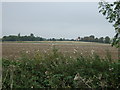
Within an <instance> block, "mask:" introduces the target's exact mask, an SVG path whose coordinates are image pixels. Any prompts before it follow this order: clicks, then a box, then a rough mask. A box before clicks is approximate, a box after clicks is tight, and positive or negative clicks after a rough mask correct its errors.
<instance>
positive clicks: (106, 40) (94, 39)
mask: <svg viewBox="0 0 120 90" xmlns="http://www.w3.org/2000/svg"><path fill="white" fill-rule="evenodd" d="M78 38H79V41H85V42H99V43H111V40H110V37H109V36H106V37H105V38H104V37H100V38H97V37H95V36H94V35H91V36H86V37H83V38H80V37H78Z"/></svg>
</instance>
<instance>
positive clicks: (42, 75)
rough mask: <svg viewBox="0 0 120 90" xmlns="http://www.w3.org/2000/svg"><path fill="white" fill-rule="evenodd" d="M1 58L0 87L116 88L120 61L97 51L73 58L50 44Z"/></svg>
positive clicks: (119, 85) (118, 83) (119, 77)
mask: <svg viewBox="0 0 120 90" xmlns="http://www.w3.org/2000/svg"><path fill="white" fill-rule="evenodd" d="M30 56H31V54H29V53H22V56H21V57H19V58H17V59H14V60H13V59H11V60H10V59H5V58H3V59H2V60H3V61H2V64H3V78H2V88H4V89H5V88H6V89H8V88H92V89H97V88H102V89H104V88H120V82H119V79H120V76H119V75H120V71H119V70H120V60H111V58H110V55H108V56H109V57H106V58H105V59H102V58H100V57H99V56H98V55H97V54H95V53H94V54H93V55H91V56H85V57H84V56H82V55H79V56H78V57H76V58H74V57H71V56H69V55H65V54H63V53H61V52H59V50H58V49H57V48H56V47H55V46H53V47H52V51H51V52H46V53H41V52H40V51H37V52H35V53H34V54H33V56H32V57H30Z"/></svg>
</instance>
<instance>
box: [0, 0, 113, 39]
mask: <svg viewBox="0 0 120 90" xmlns="http://www.w3.org/2000/svg"><path fill="white" fill-rule="evenodd" d="M0 8H1V7H0ZM98 11H99V10H98V2H3V3H2V36H4V35H17V34H18V33H21V35H29V34H30V33H33V34H34V35H35V36H42V37H44V38H53V37H54V38H76V37H78V36H80V37H83V36H89V35H95V36H97V37H101V36H107V35H108V36H110V37H113V36H114V33H115V31H114V28H113V27H112V24H110V23H108V21H107V20H106V19H105V17H104V16H103V15H102V14H100V13H99V12H98Z"/></svg>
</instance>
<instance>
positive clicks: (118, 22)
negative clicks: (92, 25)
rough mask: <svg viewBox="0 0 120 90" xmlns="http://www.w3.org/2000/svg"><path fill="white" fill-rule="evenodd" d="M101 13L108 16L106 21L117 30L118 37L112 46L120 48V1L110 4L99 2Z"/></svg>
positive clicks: (116, 36)
mask: <svg viewBox="0 0 120 90" xmlns="http://www.w3.org/2000/svg"><path fill="white" fill-rule="evenodd" d="M99 9H100V10H99V12H100V13H102V14H103V15H104V16H106V19H107V20H108V21H109V22H110V23H113V26H114V28H115V30H116V35H115V36H114V39H113V43H112V46H113V45H114V46H116V47H119V43H120V0H118V1H116V2H113V3H108V2H99Z"/></svg>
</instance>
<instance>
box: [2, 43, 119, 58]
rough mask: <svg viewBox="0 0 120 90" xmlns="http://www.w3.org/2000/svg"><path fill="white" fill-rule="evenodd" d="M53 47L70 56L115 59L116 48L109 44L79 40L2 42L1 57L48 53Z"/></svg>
mask: <svg viewBox="0 0 120 90" xmlns="http://www.w3.org/2000/svg"><path fill="white" fill-rule="evenodd" d="M53 47H55V48H57V49H58V52H61V53H63V54H64V55H67V56H70V57H76V56H79V55H83V56H89V55H92V54H97V55H99V56H100V57H101V58H105V57H106V55H109V56H111V57H112V59H117V57H118V50H117V49H116V48H115V47H111V45H110V44H101V43H90V42H79V41H38V42H34V41H31V42H30V41H28V42H3V43H2V57H3V58H12V59H13V58H18V57H20V56H21V53H28V54H30V56H32V55H33V53H36V52H40V53H49V52H50V51H51V50H52V49H53Z"/></svg>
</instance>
